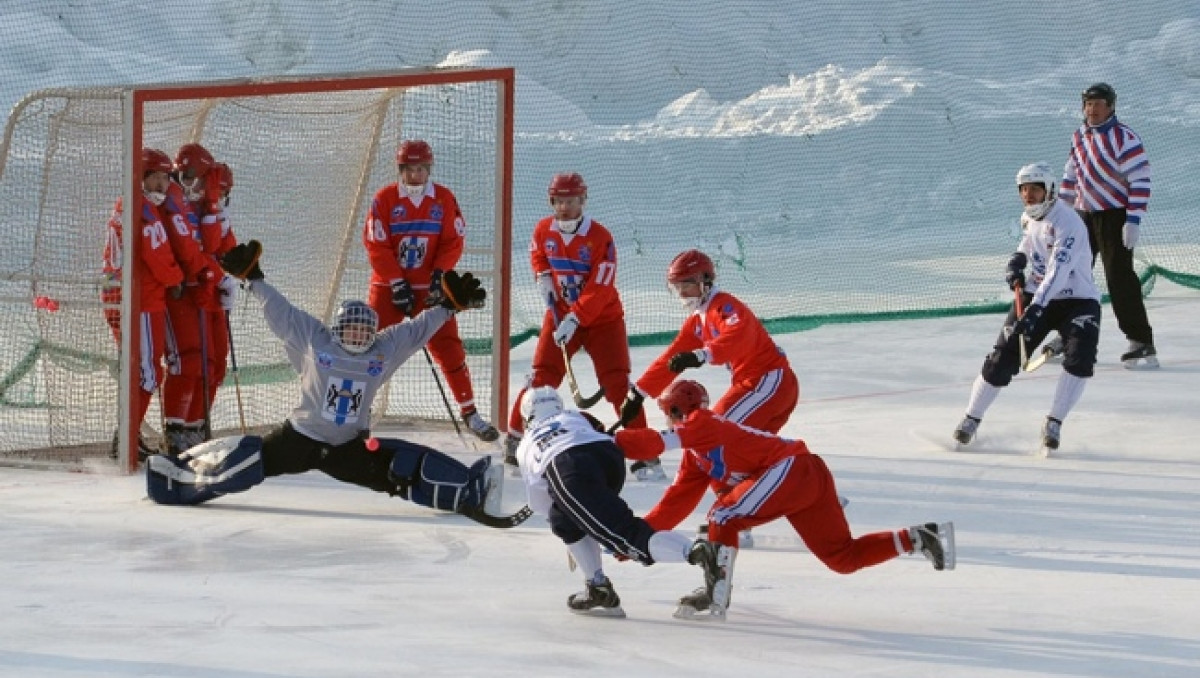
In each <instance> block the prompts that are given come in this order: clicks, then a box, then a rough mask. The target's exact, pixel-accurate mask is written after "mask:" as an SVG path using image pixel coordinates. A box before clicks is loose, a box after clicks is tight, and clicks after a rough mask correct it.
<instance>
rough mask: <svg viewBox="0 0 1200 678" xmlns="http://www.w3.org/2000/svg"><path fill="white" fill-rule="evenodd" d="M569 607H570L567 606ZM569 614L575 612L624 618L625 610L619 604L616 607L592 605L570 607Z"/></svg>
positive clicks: (592, 615)
mask: <svg viewBox="0 0 1200 678" xmlns="http://www.w3.org/2000/svg"><path fill="white" fill-rule="evenodd" d="M567 609H571V608H567ZM571 614H577V615H579V616H580V617H605V618H610V619H624V618H625V610H624V609H622V608H621V606H620V605H618V606H616V607H593V608H591V609H587V610H574V609H571Z"/></svg>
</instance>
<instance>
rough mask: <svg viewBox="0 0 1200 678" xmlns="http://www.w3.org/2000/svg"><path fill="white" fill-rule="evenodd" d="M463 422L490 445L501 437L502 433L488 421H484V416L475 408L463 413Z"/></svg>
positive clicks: (477, 436)
mask: <svg viewBox="0 0 1200 678" xmlns="http://www.w3.org/2000/svg"><path fill="white" fill-rule="evenodd" d="M462 420H463V423H464V424H466V425H467V428H468V429H470V430H471V433H474V434H475V437H476V438H479V439H480V440H482V441H483V442H485V443H490V442H492V441H494V440H496V439H498V438H499V437H500V432H499V431H497V430H496V427H495V426H492V425H491V424H490V423H488V420H487V419H484V418H483V415H481V414H479V410H477V409H475V408H474V407H472V408H471V409H469V410H466V411H464V412H463V413H462Z"/></svg>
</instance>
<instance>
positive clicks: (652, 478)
mask: <svg viewBox="0 0 1200 678" xmlns="http://www.w3.org/2000/svg"><path fill="white" fill-rule="evenodd" d="M633 477H634V478H637V479H638V481H640V482H643V483H652V482H660V481H663V480H666V479H667V474H666V472H665V471H663V470H662V467H661V466H656V467H654V468H648V469H647V468H640V469H638V470H637V471H635V472H634V474H633Z"/></svg>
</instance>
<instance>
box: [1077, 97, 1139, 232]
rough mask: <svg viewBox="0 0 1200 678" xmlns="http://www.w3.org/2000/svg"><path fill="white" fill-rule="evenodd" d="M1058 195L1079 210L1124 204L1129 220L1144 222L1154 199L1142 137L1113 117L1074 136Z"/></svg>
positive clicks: (1096, 210) (1082, 127)
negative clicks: (1147, 210) (1147, 205)
mask: <svg viewBox="0 0 1200 678" xmlns="http://www.w3.org/2000/svg"><path fill="white" fill-rule="evenodd" d="M1059 197H1061V198H1062V199H1063V200H1065V201H1067V202H1069V203H1073V204H1074V206H1075V209H1076V210H1079V211H1081V212H1099V211H1102V210H1111V209H1120V208H1124V209H1125V221H1126V222H1128V223H1133V224H1140V223H1141V221H1142V217H1143V216H1145V214H1146V204H1147V203H1149V202H1150V161H1149V160H1147V159H1146V149H1145V148H1143V147H1142V140H1141V138H1140V137H1138V135H1137V134H1136V133H1135V132H1134V131H1133V130H1131V129H1129V127H1127V126H1125V124H1123V123H1121V122H1119V121H1118V120H1117V116H1115V115H1114V116H1112V117H1111V118H1109V119H1108V120H1105V121H1104V122H1103V123H1101V124H1099V125H1096V126H1095V127H1092V126H1090V125H1088V124H1087V123H1086V122H1085V123H1084V124H1083V125H1081V126H1080V127H1079V129H1077V130H1075V134H1073V135H1072V136H1071V153H1070V155H1068V156H1067V168H1066V170H1065V171H1064V172H1063V180H1062V187H1061V188H1060V190H1059Z"/></svg>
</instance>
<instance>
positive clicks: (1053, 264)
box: [954, 162, 1100, 452]
mask: <svg viewBox="0 0 1200 678" xmlns="http://www.w3.org/2000/svg"><path fill="white" fill-rule="evenodd" d="M1017 190H1018V191H1019V192H1020V195H1021V201H1022V203H1024V206H1025V207H1024V214H1022V216H1021V229H1022V231H1023V232H1024V235H1023V236H1022V238H1021V243H1020V245H1019V246H1018V247H1017V252H1016V253H1015V254H1013V255H1012V258H1011V259H1010V260H1009V262H1008V268H1007V274H1006V277H1005V279H1006V281H1007V283H1008V286H1009V287H1010V288H1012V289H1020V290H1021V294H1022V295H1023V302H1024V306H1025V313H1024V315H1022V316H1021V317H1020V318H1018V317H1017V313H1016V308H1015V304H1014V308H1013V310H1011V311H1010V312H1009V314H1008V317H1006V318H1005V320H1004V328H1003V330H1002V331H1001V332H1000V336H999V338H997V340H996V345H995V348H994V349H993V350H992V352H991V354H989V355H988V357H987V358H986V359H985V360H984V362H983V369H982V370H981V372H980V375H979V376H978V377H977V378H976V379H975V383H974V385H973V386H972V387H971V397H970V401H969V402H968V403H967V412H966V415H965V416H964V417H963V420H962V423H960V424H959V425H958V428H956V429H955V430H954V439H955V440H956V441H958V443H959V444H961V445H966V444H968V443H970V442H971V441H972V440H973V439H974V437H975V432H976V430H977V429H978V428H979V423H980V421H981V420H982V419H983V415H984V413H985V412H987V409H988V407H989V406H991V404H992V402H993V401H994V400H995V399H996V396H997V395H999V393H1000V389H1001V388H1003V387H1005V386H1008V384H1009V382H1010V381H1012V378H1013V375H1015V374H1016V373H1017V372H1019V371H1020V369H1021V366H1022V365H1021V357H1020V351H1021V349H1020V345H1019V342H1020V337H1024V338H1025V346H1026V350H1027V351H1028V352H1030V353H1032V352H1033V350H1034V349H1035V348H1036V347H1037V345H1038V344H1040V343H1041V342H1042V340H1043V339H1045V338H1046V335H1047V334H1049V333H1050V332H1052V331H1054V330H1058V332H1059V333H1060V334H1061V335H1062V337H1063V343H1064V359H1063V372H1062V375H1061V376H1060V377H1059V379H1058V386H1057V388H1056V389H1055V392H1054V402H1053V403H1052V404H1051V406H1050V414H1049V416H1047V417H1046V423H1045V424H1044V425H1043V426H1042V446H1043V451H1045V452H1048V451H1049V450H1053V449H1057V448H1058V444H1059V438H1060V435H1061V428H1062V422H1063V420H1064V419H1066V416H1067V414H1068V413H1069V412H1070V411H1071V408H1073V407H1074V406H1075V404H1076V403H1077V402H1079V397H1080V396H1081V395H1082V394H1083V387H1084V385H1085V384H1086V383H1087V381H1086V380H1087V379H1088V378H1089V377H1091V376H1092V372H1093V368H1094V367H1095V364H1096V347H1097V344H1099V342H1100V290H1099V289H1098V288H1097V287H1096V283H1095V281H1094V280H1093V279H1092V250H1091V246H1090V245H1089V244H1088V232H1087V227H1086V226H1084V224H1083V220H1081V219H1080V218H1079V215H1078V214H1076V213H1075V210H1073V209H1071V206H1070V205H1068V204H1066V203H1064V202H1063V201H1061V200H1059V199H1058V196H1057V193H1056V190H1055V176H1054V170H1052V169H1050V166H1049V165H1047V164H1046V163H1044V162H1039V163H1033V164H1031V165H1026V166H1024V167H1022V168H1021V169H1020V170H1019V171H1018V172H1017ZM1030 264H1032V266H1031V269H1030V274H1029V276H1028V278H1026V276H1025V267H1026V266H1027V265H1030Z"/></svg>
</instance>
